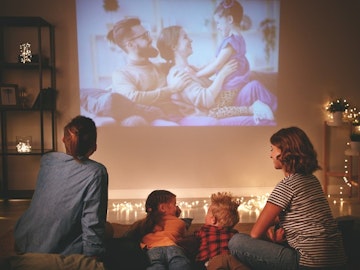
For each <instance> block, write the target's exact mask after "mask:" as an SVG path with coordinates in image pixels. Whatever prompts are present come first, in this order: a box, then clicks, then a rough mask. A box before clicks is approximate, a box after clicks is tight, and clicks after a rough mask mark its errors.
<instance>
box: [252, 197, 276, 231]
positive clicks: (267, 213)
mask: <svg viewBox="0 0 360 270" xmlns="http://www.w3.org/2000/svg"><path fill="white" fill-rule="evenodd" d="M281 211H282V208H281V207H279V206H277V205H275V204H272V203H266V205H265V207H264V209H263V210H262V211H261V213H260V216H259V218H258V219H257V221H256V223H255V225H254V227H253V228H252V229H251V232H250V236H251V237H253V238H262V237H264V236H265V234H266V232H267V230H268V228H269V227H270V226H272V225H274V223H275V221H276V219H277V217H278V216H279V214H280V212H281Z"/></svg>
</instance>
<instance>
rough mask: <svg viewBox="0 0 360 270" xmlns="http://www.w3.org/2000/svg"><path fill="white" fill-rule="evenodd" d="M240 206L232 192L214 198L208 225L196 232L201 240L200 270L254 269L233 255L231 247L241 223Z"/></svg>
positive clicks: (198, 257) (217, 194) (212, 197)
mask: <svg viewBox="0 0 360 270" xmlns="http://www.w3.org/2000/svg"><path fill="white" fill-rule="evenodd" d="M239 205H240V203H239V202H238V201H237V200H235V199H234V198H233V197H232V195H231V194H230V193H227V192H218V193H214V194H212V195H211V203H210V206H209V209H208V211H207V214H206V216H205V224H204V225H203V226H202V227H201V228H200V230H199V231H197V232H195V236H196V237H197V238H198V239H199V241H200V247H199V253H198V254H197V256H196V265H197V266H198V268H202V269H207V270H212V269H232V270H234V269H236V270H242V269H244V270H247V269H250V268H248V267H247V266H245V265H244V264H242V263H241V262H239V261H237V260H236V259H235V257H233V256H232V255H230V252H229V248H228V242H229V240H230V238H231V237H232V236H233V235H234V234H235V233H237V230H235V229H234V226H235V225H236V224H237V223H238V222H239V213H238V211H237V209H238V207H239Z"/></svg>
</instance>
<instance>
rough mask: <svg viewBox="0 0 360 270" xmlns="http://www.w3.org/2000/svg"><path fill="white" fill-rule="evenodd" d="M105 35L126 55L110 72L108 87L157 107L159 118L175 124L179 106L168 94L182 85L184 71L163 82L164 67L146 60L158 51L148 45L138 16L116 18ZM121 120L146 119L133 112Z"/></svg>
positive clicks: (139, 121) (135, 122)
mask: <svg viewBox="0 0 360 270" xmlns="http://www.w3.org/2000/svg"><path fill="white" fill-rule="evenodd" d="M107 38H108V39H109V40H110V41H111V42H113V43H114V44H116V45H118V46H119V47H120V48H121V49H122V50H123V51H124V52H125V54H126V55H127V64H126V65H125V66H124V67H122V68H120V69H118V70H116V71H114V73H113V76H112V78H113V84H112V91H113V92H115V93H119V94H121V95H123V96H124V97H126V98H128V99H129V100H131V101H133V102H135V103H138V104H142V105H148V106H154V107H157V108H160V109H161V111H162V112H163V113H164V114H163V117H162V118H163V119H165V120H164V122H166V124H165V125H176V124H175V121H176V120H178V118H179V117H181V114H180V111H179V109H180V108H179V107H178V105H175V104H174V103H172V102H171V96H172V95H173V94H174V93H177V92H179V91H182V90H183V89H184V88H185V87H186V85H187V83H188V81H189V78H188V75H187V74H186V73H185V72H179V73H176V74H174V76H173V78H172V80H171V84H167V82H166V76H167V72H168V67H167V66H166V65H165V64H162V65H161V64H155V63H153V62H151V61H150V60H149V59H150V58H154V57H156V56H157V55H158V51H157V50H156V49H155V48H154V46H153V45H152V38H151V37H150V35H149V31H147V30H146V29H145V28H144V27H143V26H142V25H141V22H140V20H139V19H138V18H128V19H124V20H121V21H119V22H117V23H116V24H115V25H114V27H113V29H112V30H111V31H109V33H108V35H107ZM166 120H169V121H166ZM122 124H123V125H131V126H133V125H144V124H145V125H146V124H148V123H147V122H146V120H145V119H144V118H142V117H141V116H134V117H130V118H127V120H125V121H123V123H122Z"/></svg>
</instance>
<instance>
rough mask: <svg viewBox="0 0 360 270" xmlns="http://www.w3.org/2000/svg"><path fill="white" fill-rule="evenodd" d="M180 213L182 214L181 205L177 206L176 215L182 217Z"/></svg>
mask: <svg viewBox="0 0 360 270" xmlns="http://www.w3.org/2000/svg"><path fill="white" fill-rule="evenodd" d="M180 215H181V209H180V207H179V206H176V212H175V216H176V217H180Z"/></svg>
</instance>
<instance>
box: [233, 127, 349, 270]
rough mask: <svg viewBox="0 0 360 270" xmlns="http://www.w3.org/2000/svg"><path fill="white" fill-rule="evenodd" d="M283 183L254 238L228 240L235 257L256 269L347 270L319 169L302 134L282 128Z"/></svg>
mask: <svg viewBox="0 0 360 270" xmlns="http://www.w3.org/2000/svg"><path fill="white" fill-rule="evenodd" d="M270 143H271V154H270V158H271V159H272V160H273V164H274V168H275V169H277V170H282V171H283V173H284V176H285V178H284V179H283V180H281V181H280V182H279V183H278V184H277V185H276V187H275V189H274V190H273V191H272V193H271V194H270V197H269V199H268V201H267V203H266V205H265V207H264V209H263V210H262V212H261V213H260V216H259V218H258V220H257V221H256V223H255V225H254V226H253V228H252V230H251V232H250V235H247V234H242V233H238V234H235V235H234V236H233V237H232V238H231V239H230V241H229V248H230V251H231V253H232V254H233V255H234V256H236V257H237V258H238V259H239V260H240V261H241V262H243V263H246V264H248V265H249V266H250V268H251V269H276V270H278V269H287V270H291V269H323V270H325V269H329V270H330V269H332V270H335V269H339V270H340V269H346V266H345V264H346V256H345V251H344V247H343V239H342V236H341V233H340V231H339V228H338V225H337V222H336V220H335V219H334V218H333V216H332V213H331V209H330V207H329V203H328V201H327V199H326V197H325V194H324V192H323V190H322V187H321V184H320V182H319V180H318V179H317V178H316V176H314V174H313V173H314V172H315V171H317V170H319V169H320V166H319V165H318V160H317V154H316V151H315V150H314V147H313V145H312V143H311V141H310V139H309V138H308V136H307V135H306V134H305V132H304V131H303V130H301V129H300V128H298V127H289V128H283V129H280V130H279V131H277V132H276V133H275V134H273V135H272V136H271V138H270Z"/></svg>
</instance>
